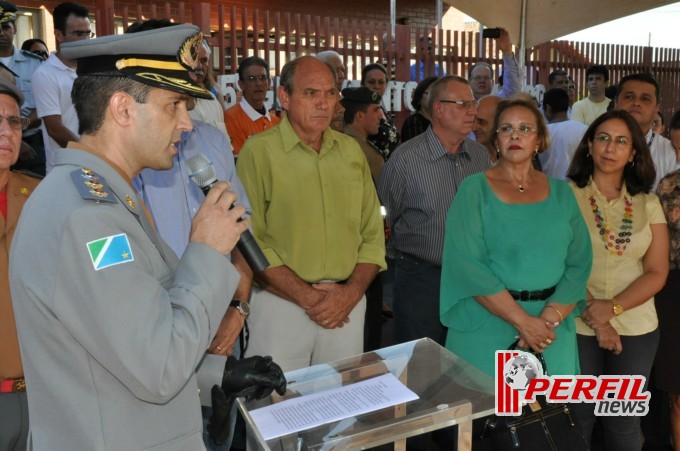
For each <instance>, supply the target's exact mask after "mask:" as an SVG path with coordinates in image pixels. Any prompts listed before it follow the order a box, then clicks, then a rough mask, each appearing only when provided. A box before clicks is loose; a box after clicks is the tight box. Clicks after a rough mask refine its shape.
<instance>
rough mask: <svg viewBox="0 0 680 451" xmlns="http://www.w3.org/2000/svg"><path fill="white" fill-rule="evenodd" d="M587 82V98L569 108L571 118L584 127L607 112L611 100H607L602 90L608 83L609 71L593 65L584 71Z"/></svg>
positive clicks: (603, 67)
mask: <svg viewBox="0 0 680 451" xmlns="http://www.w3.org/2000/svg"><path fill="white" fill-rule="evenodd" d="M586 79H587V82H588V97H586V98H585V99H581V100H579V101H578V102H576V103H575V104H574V106H573V107H572V108H571V118H572V119H574V120H575V121H579V122H583V123H584V124H586V125H590V124H592V123H593V121H594V120H595V119H597V117H598V116H600V115H601V114H603V113H605V112H606V111H607V106H609V102H610V101H611V99H608V98H607V97H606V96H605V94H604V90H605V88H606V87H607V82H608V81H609V69H607V68H606V67H605V66H602V65H598V64H594V65H592V66H590V67H589V68H588V70H586Z"/></svg>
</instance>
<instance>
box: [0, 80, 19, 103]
mask: <svg viewBox="0 0 680 451" xmlns="http://www.w3.org/2000/svg"><path fill="white" fill-rule="evenodd" d="M0 94H7V95H8V96H10V97H14V99H16V101H17V103H18V104H19V107H21V105H22V104H23V103H24V94H23V93H22V92H21V89H19V88H18V87H17V85H15V84H14V83H10V82H8V81H5V80H3V79H1V78H0Z"/></svg>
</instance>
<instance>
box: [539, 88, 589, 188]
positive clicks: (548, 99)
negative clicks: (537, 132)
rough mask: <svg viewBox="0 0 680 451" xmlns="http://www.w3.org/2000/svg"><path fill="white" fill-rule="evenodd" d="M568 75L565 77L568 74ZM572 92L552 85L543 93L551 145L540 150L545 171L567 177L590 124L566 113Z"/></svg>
mask: <svg viewBox="0 0 680 451" xmlns="http://www.w3.org/2000/svg"><path fill="white" fill-rule="evenodd" d="M565 79H566V77H565ZM568 108H569V94H567V91H566V90H564V89H562V88H553V89H549V90H548V91H547V92H546V93H545V95H544V96H543V112H544V114H545V117H546V118H547V119H548V121H549V122H550V123H549V124H548V130H550V146H548V148H547V149H546V151H545V152H541V153H539V154H538V159H539V160H540V162H541V167H542V168H543V172H544V173H545V174H546V175H549V176H551V177H555V178H558V179H561V180H564V179H565V177H566V174H567V169H569V165H570V164H571V160H572V158H573V157H574V153H575V152H576V148H577V147H578V145H579V143H580V142H581V138H583V134H584V133H585V132H586V130H588V127H587V126H586V125H584V124H582V123H580V122H578V121H574V120H570V119H569V118H568V116H567V110H568Z"/></svg>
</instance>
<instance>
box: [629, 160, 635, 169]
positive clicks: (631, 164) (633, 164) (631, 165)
mask: <svg viewBox="0 0 680 451" xmlns="http://www.w3.org/2000/svg"><path fill="white" fill-rule="evenodd" d="M630 167H631V168H634V167H635V160H632V161H631V162H630Z"/></svg>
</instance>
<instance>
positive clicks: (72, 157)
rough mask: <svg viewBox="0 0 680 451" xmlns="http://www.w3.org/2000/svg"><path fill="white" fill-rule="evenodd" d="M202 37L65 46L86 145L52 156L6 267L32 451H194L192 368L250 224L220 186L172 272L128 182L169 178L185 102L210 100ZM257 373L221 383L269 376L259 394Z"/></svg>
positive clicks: (173, 260)
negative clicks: (193, 74)
mask: <svg viewBox="0 0 680 451" xmlns="http://www.w3.org/2000/svg"><path fill="white" fill-rule="evenodd" d="M201 40H202V35H201V33H200V32H199V30H198V28H197V27H195V26H192V25H178V26H173V27H168V28H164V29H159V30H152V31H148V32H141V33H137V34H128V35H119V36H106V37H103V38H100V39H94V40H90V41H80V42H76V43H72V44H68V45H64V46H63V47H62V52H63V54H64V56H65V57H66V58H68V59H72V60H78V75H79V77H78V79H77V80H76V82H75V84H74V87H73V93H72V97H73V101H74V104H75V108H76V112H77V114H78V118H79V123H80V130H79V132H80V133H81V136H82V138H81V141H80V142H79V143H69V146H68V148H67V149H64V150H62V151H59V152H58V153H57V160H56V166H55V168H54V170H53V171H51V172H50V174H49V176H48V177H47V178H46V179H45V180H44V185H41V187H39V188H38V189H37V190H36V191H35V192H34V194H33V196H32V197H31V198H30V199H29V201H28V202H27V204H26V206H25V207H24V210H23V215H22V217H21V219H20V221H19V225H18V227H17V232H16V235H15V237H14V244H13V246H12V252H11V255H10V268H11V270H10V283H11V289H12V297H13V304H14V311H15V316H16V322H17V329H18V333H19V341H20V348H21V353H22V356H23V358H24V367H25V377H26V386H27V387H30V388H29V389H28V390H27V393H28V404H29V412H30V413H29V415H30V419H29V420H30V427H31V432H30V437H29V441H30V442H32V447H33V449H36V450H46V449H49V450H88V451H89V450H126V451H127V450H142V449H150V448H153V449H159V450H160V449H162V450H201V449H203V440H202V430H201V426H202V425H201V410H200V403H199V397H198V388H197V384H196V377H195V374H194V370H195V368H196V366H197V365H198V363H199V361H200V359H201V357H203V354H204V353H205V351H206V349H207V348H208V345H209V344H210V341H211V339H212V338H213V336H214V334H215V332H216V330H217V328H218V326H219V324H220V321H219V320H215V318H222V317H223V316H224V313H225V311H226V309H227V308H228V307H229V302H228V301H225V299H231V296H232V294H233V292H234V290H235V289H236V287H237V284H238V281H239V274H238V272H237V271H236V269H235V268H234V267H233V266H232V265H231V263H230V262H229V260H228V259H226V258H225V257H224V256H225V255H226V254H228V253H229V252H231V250H232V248H233V247H234V245H235V244H236V242H237V240H238V238H239V236H240V234H241V233H242V232H243V231H245V230H246V229H247V227H248V223H249V221H248V220H244V221H242V222H238V219H239V218H240V217H241V216H242V215H243V214H244V209H243V207H242V206H238V205H237V206H236V207H234V208H233V209H230V207H231V206H232V204H233V203H234V202H235V201H236V200H237V199H236V195H235V194H234V193H232V192H230V191H228V188H229V187H228V184H226V183H224V182H222V183H218V184H217V185H215V186H214V187H213V188H212V190H211V191H210V192H209V193H208V195H207V196H206V199H205V201H204V203H203V204H202V205H201V207H200V208H199V210H198V212H197V214H196V216H195V218H194V220H193V222H192V230H191V234H190V237H189V241H190V242H189V244H188V246H187V248H186V251H185V253H184V255H183V256H182V258H181V259H180V260H178V259H177V257H176V256H175V255H174V254H173V252H172V251H171V250H170V248H169V247H168V246H167V245H166V244H165V243H164V242H163V241H162V240H161V239H160V238H159V237H158V234H157V232H156V230H155V228H154V225H153V223H152V221H151V220H150V216H149V214H148V213H147V211H146V208H145V206H144V205H143V204H142V202H141V201H140V200H139V199H138V198H137V196H136V194H135V190H134V189H133V187H132V185H131V182H130V181H131V179H132V178H133V177H135V176H136V175H137V174H139V172H140V171H141V170H142V169H144V168H152V169H156V170H163V169H169V168H170V167H172V162H173V156H174V155H175V154H176V153H177V149H176V147H175V144H174V143H176V142H177V141H178V140H179V139H180V134H181V133H182V131H185V130H190V129H191V120H190V119H189V116H188V113H187V110H186V100H187V99H188V97H189V96H196V97H201V98H208V97H209V96H210V94H209V93H208V92H207V91H206V90H205V89H203V88H201V87H199V86H197V85H195V84H194V83H193V82H192V81H191V78H190V77H189V70H192V69H194V68H195V67H196V63H197V54H198V46H199V45H200V43H201ZM253 362H254V361H250V362H246V365H247V368H246V367H245V366H244V367H243V368H241V369H242V370H244V371H240V370H239V371H235V372H234V371H232V372H231V374H237V373H239V374H237V377H236V379H238V380H237V383H236V384H230V383H226V384H224V383H223V387H226V388H227V389H230V390H231V389H233V391H237V390H239V389H240V388H242V387H243V385H241V382H243V383H244V384H245V383H247V382H249V381H253V380H254V379H257V378H256V377H255V378H253V377H252V376H253V375H252V374H246V373H248V371H251V372H252V371H255V372H257V371H260V372H265V373H266V372H268V371H269V370H273V372H274V373H275V374H274V376H275V377H272V378H271V379H266V378H265V379H263V380H257V382H260V383H264V384H267V383H271V387H274V385H275V384H279V383H280V381H281V380H282V375H281V374H280V369H279V370H278V371H276V370H277V368H278V367H276V368H274V367H275V365H274V364H271V365H270V363H271V360H268V361H267V360H265V361H264V365H262V364H261V363H262V361H258V364H254V363H253ZM228 365H229V364H227V366H228ZM272 365H273V366H272ZM228 373H229V372H228V371H225V379H228V378H229V377H228ZM232 382H233V381H232ZM276 388H278V389H281V388H282V387H281V386H280V385H277V386H276ZM256 392H257V393H258V394H262V391H261V390H259V389H258V390H256ZM269 392H271V388H270V389H269ZM251 393H252V392H251Z"/></svg>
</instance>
